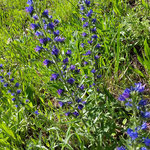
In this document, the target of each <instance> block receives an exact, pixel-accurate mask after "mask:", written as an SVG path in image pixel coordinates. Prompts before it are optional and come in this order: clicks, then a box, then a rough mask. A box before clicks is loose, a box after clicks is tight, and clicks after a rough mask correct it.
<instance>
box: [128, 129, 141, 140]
mask: <svg viewBox="0 0 150 150" xmlns="http://www.w3.org/2000/svg"><path fill="white" fill-rule="evenodd" d="M127 134H128V135H129V136H130V137H131V139H132V140H135V139H136V138H138V133H137V132H133V130H132V129H130V128H128V129H127Z"/></svg>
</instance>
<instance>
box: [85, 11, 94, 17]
mask: <svg viewBox="0 0 150 150" xmlns="http://www.w3.org/2000/svg"><path fill="white" fill-rule="evenodd" d="M92 13H93V10H92V9H90V10H89V11H88V13H87V14H86V16H87V17H91V15H92Z"/></svg>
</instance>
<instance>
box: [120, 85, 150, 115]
mask: <svg viewBox="0 0 150 150" xmlns="http://www.w3.org/2000/svg"><path fill="white" fill-rule="evenodd" d="M144 89H145V85H142V84H141V83H135V87H131V88H130V89H129V88H127V89H125V90H124V92H123V94H122V95H120V96H119V98H118V100H120V101H123V102H125V105H126V106H127V107H133V106H136V107H137V109H138V110H139V112H140V115H141V116H142V117H143V118H150V112H149V111H147V109H146V105H148V100H147V99H145V100H143V99H142V98H141V100H140V101H133V100H132V95H134V94H141V93H142V92H143V91H144Z"/></svg>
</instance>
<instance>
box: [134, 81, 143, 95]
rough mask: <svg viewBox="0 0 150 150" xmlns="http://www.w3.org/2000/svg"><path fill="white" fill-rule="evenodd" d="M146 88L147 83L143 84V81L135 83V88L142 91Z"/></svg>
mask: <svg viewBox="0 0 150 150" xmlns="http://www.w3.org/2000/svg"><path fill="white" fill-rule="evenodd" d="M144 89H145V85H142V83H135V87H134V90H135V91H137V92H139V93H141V92H143V91H144Z"/></svg>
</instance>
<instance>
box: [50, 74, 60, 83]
mask: <svg viewBox="0 0 150 150" xmlns="http://www.w3.org/2000/svg"><path fill="white" fill-rule="evenodd" d="M58 77H59V74H58V73H54V74H52V75H51V81H54V80H56V79H57V78H58Z"/></svg>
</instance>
